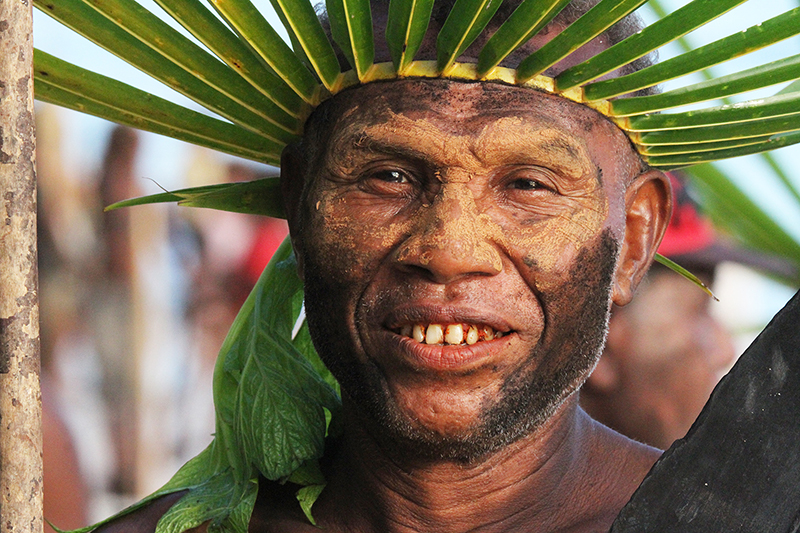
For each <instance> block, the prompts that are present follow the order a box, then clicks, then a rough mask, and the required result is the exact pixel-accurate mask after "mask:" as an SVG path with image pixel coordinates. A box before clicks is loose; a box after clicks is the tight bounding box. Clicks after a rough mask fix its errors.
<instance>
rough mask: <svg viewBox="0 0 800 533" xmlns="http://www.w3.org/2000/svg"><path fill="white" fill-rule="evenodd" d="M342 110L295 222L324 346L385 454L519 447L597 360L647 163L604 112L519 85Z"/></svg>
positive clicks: (473, 87) (405, 84)
mask: <svg viewBox="0 0 800 533" xmlns="http://www.w3.org/2000/svg"><path fill="white" fill-rule="evenodd" d="M336 98H337V102H336V105H337V107H336V111H335V112H332V113H331V120H332V124H329V125H327V126H324V131H317V134H320V135H319V137H320V138H322V139H324V141H325V147H324V149H322V151H320V152H319V153H318V154H317V157H315V158H314V159H315V160H314V161H313V162H310V163H307V166H306V168H305V169H303V170H302V171H299V172H298V174H304V175H305V179H306V182H305V189H304V191H303V193H302V199H301V200H300V204H299V208H298V210H297V214H296V215H295V216H293V217H291V219H290V223H291V226H292V234H293V238H294V241H295V245H296V247H297V249H298V255H299V259H300V261H301V264H302V265H303V269H304V276H305V282H306V310H307V316H308V320H309V325H310V327H311V330H312V335H313V336H314V339H315V344H316V346H317V349H318V351H319V352H320V354H321V355H322V357H323V359H324V360H325V362H326V363H327V364H328V366H329V367H330V368H331V370H332V371H333V373H334V375H336V377H337V378H338V379H339V380H340V382H341V385H342V389H343V392H344V396H345V400H346V401H347V402H349V405H351V406H352V407H353V408H354V409H355V412H356V413H357V415H356V416H359V417H361V419H362V420H364V421H365V423H367V424H370V425H372V426H374V428H376V431H374V433H376V434H377V435H378V437H379V438H382V440H383V443H384V445H398V446H401V447H402V446H411V449H414V450H416V451H417V452H418V453H419V452H420V451H422V452H423V453H424V454H430V455H432V456H443V457H451V458H457V459H470V458H473V457H476V456H479V455H481V454H483V453H486V452H489V451H491V450H494V449H496V448H498V447H499V446H502V445H505V444H507V443H509V442H512V441H514V440H516V439H518V438H519V437H521V436H523V435H525V434H527V433H528V432H530V431H532V430H533V429H535V428H536V427H538V426H540V425H541V423H542V422H543V421H544V420H546V419H547V418H549V417H550V416H551V415H552V414H553V413H554V412H555V411H556V409H557V408H558V407H559V406H560V405H561V404H562V402H563V401H564V399H565V398H567V397H568V396H569V395H570V394H571V393H572V392H574V390H575V389H576V388H577V387H578V386H579V385H580V383H581V382H582V381H583V380H584V379H585V377H586V375H587V374H588V372H589V371H590V369H591V368H592V366H593V365H594V362H595V360H596V357H597V354H598V352H599V350H600V349H601V347H602V343H603V337H604V333H605V326H606V322H607V314H608V308H609V305H610V297H609V294H610V287H611V285H612V280H613V278H614V275H615V268H616V259H617V251H618V248H619V245H620V242H621V239H622V236H623V235H624V231H625V184H626V183H627V182H629V181H630V179H631V178H632V177H633V176H635V175H636V174H637V173H638V172H639V171H640V167H639V161H638V158H637V157H636V156H635V154H634V153H633V151H632V149H631V148H630V146H629V144H628V142H627V139H626V138H625V137H624V135H623V134H622V133H621V132H620V131H619V130H618V129H617V128H616V127H615V126H613V125H611V124H610V123H608V122H607V121H606V120H604V119H602V118H600V117H599V116H598V115H597V114H596V113H595V112H593V111H591V110H589V109H587V108H585V107H583V106H580V105H578V104H574V103H572V102H568V101H566V100H564V99H562V98H559V97H554V96H550V95H546V94H542V93H538V92H535V91H533V90H530V89H522V88H517V87H507V86H501V85H497V84H482V83H460V82H450V81H444V80H427V81H414V80H407V81H400V82H397V81H396V82H391V83H374V84H369V85H366V86H363V87H360V88H358V89H356V90H353V91H349V92H345V93H343V94H340V95H339V96H337V97H336ZM314 127H320V126H314ZM287 172H291V170H288V171H287ZM290 177H291V178H293V179H294V180H298V181H299V180H302V179H303V176H300V175H295V176H290ZM440 330H441V332H442V333H441V334H439V331H440ZM423 335H424V338H423ZM492 337H494V338H492Z"/></svg>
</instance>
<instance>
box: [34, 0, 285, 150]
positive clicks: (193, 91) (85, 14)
mask: <svg viewBox="0 0 800 533" xmlns="http://www.w3.org/2000/svg"><path fill="white" fill-rule="evenodd" d="M35 5H36V7H38V8H39V9H41V10H42V11H44V12H46V13H47V14H48V15H50V16H52V17H53V18H55V19H56V20H58V21H60V22H61V23H63V24H65V25H66V26H69V27H70V28H72V29H74V30H75V31H77V32H78V33H81V34H82V35H84V36H85V37H87V38H88V39H90V40H92V41H94V42H95V43H97V44H98V45H100V46H102V47H104V48H106V49H107V50H109V51H111V52H113V53H115V54H116V55H118V56H119V57H120V58H122V59H124V60H125V61H127V62H129V63H131V64H132V65H133V66H135V67H137V68H139V69H140V70H142V71H144V72H146V73H147V74H150V75H151V76H153V77H154V78H156V79H158V80H160V81H161V82H163V83H165V84H166V85H168V86H170V87H172V88H173V89H175V90H176V91H178V92H181V93H183V94H185V95H186V96H188V97H189V98H191V99H193V100H194V101H196V102H198V103H200V104H201V105H203V106H205V107H206V108H208V109H210V110H211V111H214V112H215V113H218V114H220V115H222V116H223V117H225V118H227V119H229V120H231V121H233V122H235V123H237V124H239V125H241V126H242V127H244V128H247V129H250V130H251V131H255V132H257V133H262V134H263V135H265V136H267V137H269V138H271V139H273V140H276V141H279V142H281V141H282V142H289V141H291V140H292V139H294V138H295V137H296V136H295V133H293V132H296V131H298V126H299V124H298V123H297V121H296V120H295V119H292V117H290V116H289V115H288V114H287V113H286V112H284V111H283V110H281V109H280V108H278V107H277V106H275V104H273V103H272V102H271V101H269V100H268V99H267V98H265V97H264V96H263V95H261V94H260V93H258V92H255V94H256V95H257V96H255V99H256V102H255V103H254V102H250V103H248V105H247V106H245V105H243V104H242V103H241V102H239V101H236V100H234V99H233V98H231V96H230V95H228V94H224V93H223V92H222V91H221V90H220V89H219V88H217V87H215V86H214V85H213V84H211V83H209V82H207V81H205V80H203V79H201V78H198V77H197V75H196V74H197V73H196V72H192V71H190V70H187V69H186V68H184V67H182V66H180V65H178V64H176V63H174V62H172V61H170V60H168V59H167V58H166V57H165V56H164V55H162V54H161V53H160V52H158V51H156V50H154V49H153V48H152V47H150V46H148V45H147V44H145V43H143V42H141V41H140V40H139V39H138V38H136V37H134V36H132V35H131V34H130V33H128V32H127V31H125V30H124V29H123V28H122V27H120V26H119V25H118V24H116V23H115V22H112V21H111V20H109V19H108V18H106V17H105V16H103V15H101V14H100V13H99V12H98V11H96V10H94V9H92V8H91V7H89V6H87V5H86V4H85V3H83V2H81V1H80V0H42V1H37V2H35ZM202 53H203V54H204V55H205V56H206V57H207V58H211V60H212V61H216V62H217V64H219V65H220V66H221V67H222V68H223V69H227V70H228V71H230V69H228V67H226V66H225V65H223V64H222V63H220V62H219V61H218V60H216V59H214V58H212V57H211V56H210V55H209V54H207V53H206V52H202ZM229 76H230V77H232V78H238V79H240V80H241V78H240V77H239V76H238V75H236V74H235V73H233V72H232V71H230V74H229ZM242 81H243V80H242ZM248 86H249V85H248ZM250 89H251V90H252V87H250ZM257 103H260V104H263V105H264V106H265V108H269V107H270V106H271V107H272V108H274V110H276V111H277V112H278V113H277V114H276V116H277V118H278V120H275V117H272V118H271V119H270V120H267V119H266V118H265V117H264V116H263V115H264V113H263V112H259V113H256V112H254V111H253V110H252V109H251V108H252V107H253V106H254V105H255V104H257ZM281 117H283V118H281ZM276 122H283V123H284V124H276Z"/></svg>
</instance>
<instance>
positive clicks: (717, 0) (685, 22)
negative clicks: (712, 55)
mask: <svg viewBox="0 0 800 533" xmlns="http://www.w3.org/2000/svg"><path fill="white" fill-rule="evenodd" d="M746 1H747V0H694V1H693V2H690V3H689V4H687V5H685V6H683V7H681V8H680V9H678V10H676V11H674V12H673V13H671V14H669V15H667V16H666V17H664V18H662V19H660V20H658V21H656V22H654V23H653V24H651V25H649V26H647V27H646V28H644V29H643V30H642V31H640V32H638V33H636V34H634V35H631V36H630V37H628V38H627V39H625V40H624V41H622V42H619V43H617V44H615V45H614V46H612V47H610V48H608V49H606V50H603V51H602V52H600V53H599V54H597V55H595V56H593V57H592V58H590V59H587V60H586V61H584V62H583V63H579V64H578V65H575V66H574V67H571V68H569V69H567V70H565V71H564V72H562V73H561V74H559V75H558V76H557V77H556V87H557V88H558V90H559V91H564V90H567V89H570V88H572V87H576V86H578V85H582V84H584V83H586V82H588V81H591V80H594V79H597V78H599V77H600V76H603V75H605V74H608V73H609V72H612V71H614V70H616V69H618V68H619V67H622V66H623V65H627V64H628V63H630V62H631V61H634V60H636V59H638V58H640V57H642V56H644V55H647V54H649V53H650V52H652V51H653V50H656V49H657V48H660V47H661V46H663V45H665V44H667V43H670V42H672V41H674V40H676V39H678V38H680V37H682V36H683V35H686V34H687V33H689V32H691V31H693V30H695V29H697V28H699V27H700V26H703V25H704V24H707V23H709V22H711V21H712V20H714V19H716V18H717V17H719V16H721V15H723V14H724V13H727V12H728V11H730V10H731V9H733V8H734V7H736V6H738V5H740V4H743V3H744V2H746Z"/></svg>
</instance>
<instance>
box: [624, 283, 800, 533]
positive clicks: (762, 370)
mask: <svg viewBox="0 0 800 533" xmlns="http://www.w3.org/2000/svg"><path fill="white" fill-rule="evenodd" d="M798 530H800V292H798V293H797V294H795V295H794V297H793V298H792V299H791V301H789V303H788V304H786V306H785V307H784V308H783V309H782V310H781V311H780V312H779V313H778V314H777V315H776V316H775V318H773V319H772V321H771V322H770V323H769V325H768V326H767V327H766V328H765V329H764V331H763V332H762V333H761V334H760V335H759V336H758V338H757V339H756V340H755V341H754V342H753V344H752V345H750V347H749V348H748V349H747V351H745V353H744V354H743V355H742V357H741V358H740V359H739V361H738V362H737V363H736V365H735V366H734V367H733V369H732V370H731V371H730V373H729V374H728V375H727V376H725V377H724V378H723V379H722V381H720V383H719V385H717V387H716V389H714V392H713V394H712V395H711V398H710V399H709V401H708V403H707V404H706V406H705V408H703V412H702V413H701V414H700V416H699V417H698V419H697V421H696V422H695V423H694V425H693V426H692V428H691V429H690V430H689V432H688V433H687V435H686V437H685V438H684V439H681V440H678V441H675V443H674V444H673V445H672V446H671V447H670V449H669V450H667V451H666V452H665V453H664V455H663V456H662V457H661V458H660V459H659V460H658V462H657V463H656V464H655V466H654V467H653V469H652V470H651V471H650V473H649V474H648V475H647V477H646V478H645V480H644V481H643V482H642V485H641V486H640V487H639V489H638V490H637V491H636V492H635V493H634V495H633V497H632V498H631V500H630V502H628V504H627V505H626V506H625V507H624V508H623V509H622V511H621V512H620V514H619V516H618V517H617V519H616V521H615V522H614V524H613V526H612V527H611V533H647V532H658V533H665V532H669V533H685V532H698V533H714V532H725V533H731V532H754V533H755V532H758V533H790V532H792V533H793V532H797V531H798Z"/></svg>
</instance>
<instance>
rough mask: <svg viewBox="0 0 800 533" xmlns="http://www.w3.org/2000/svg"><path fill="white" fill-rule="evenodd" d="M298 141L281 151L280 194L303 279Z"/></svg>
mask: <svg viewBox="0 0 800 533" xmlns="http://www.w3.org/2000/svg"><path fill="white" fill-rule="evenodd" d="M301 155H302V154H301V152H300V147H299V145H298V143H292V144H289V145H287V146H286V148H284V149H283V152H282V153H281V195H282V196H283V207H284V210H285V211H286V220H287V222H288V223H289V237H290V238H291V239H292V248H294V251H295V257H296V259H297V274H298V276H300V279H303V254H302V253H300V251H301V250H302V214H301V204H302V198H303V187H304V186H305V174H306V172H305V170H306V168H305V161H304V159H303V158H302V157H301Z"/></svg>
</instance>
